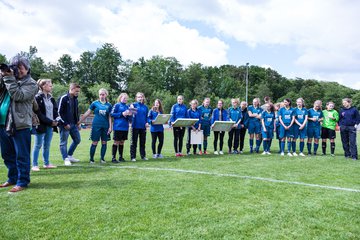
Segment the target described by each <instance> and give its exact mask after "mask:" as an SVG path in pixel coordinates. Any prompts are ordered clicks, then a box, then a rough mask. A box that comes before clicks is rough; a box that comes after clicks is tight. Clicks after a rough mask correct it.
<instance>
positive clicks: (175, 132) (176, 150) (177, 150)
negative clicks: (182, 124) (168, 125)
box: [173, 127, 180, 154]
mask: <svg viewBox="0 0 360 240" xmlns="http://www.w3.org/2000/svg"><path fill="white" fill-rule="evenodd" d="M179 131H180V128H178V127H174V128H173V133H174V150H175V153H176V154H178V153H179V144H178V143H179V134H180V133H179Z"/></svg>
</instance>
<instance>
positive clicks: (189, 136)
mask: <svg viewBox="0 0 360 240" xmlns="http://www.w3.org/2000/svg"><path fill="white" fill-rule="evenodd" d="M187 133H188V134H187V139H186V153H187V154H189V153H190V148H191V144H190V142H191V128H187Z"/></svg>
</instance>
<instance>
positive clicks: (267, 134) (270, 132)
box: [261, 128, 274, 139]
mask: <svg viewBox="0 0 360 240" xmlns="http://www.w3.org/2000/svg"><path fill="white" fill-rule="evenodd" d="M261 134H262V138H264V139H265V138H267V139H272V138H273V137H274V129H273V128H266V132H264V131H261Z"/></svg>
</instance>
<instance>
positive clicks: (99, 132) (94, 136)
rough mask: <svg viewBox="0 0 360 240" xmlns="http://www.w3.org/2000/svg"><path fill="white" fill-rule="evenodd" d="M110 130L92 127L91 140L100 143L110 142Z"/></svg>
mask: <svg viewBox="0 0 360 240" xmlns="http://www.w3.org/2000/svg"><path fill="white" fill-rule="evenodd" d="M108 130H109V128H104V127H96V126H92V127H91V133H90V140H91V141H93V142H98V141H100V139H101V141H109V140H110V135H108V134H107V133H108Z"/></svg>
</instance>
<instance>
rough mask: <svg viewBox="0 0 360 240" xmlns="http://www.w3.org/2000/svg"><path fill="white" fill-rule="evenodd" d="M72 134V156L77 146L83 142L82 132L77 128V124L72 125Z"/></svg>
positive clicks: (70, 149) (69, 153) (70, 152)
mask: <svg viewBox="0 0 360 240" xmlns="http://www.w3.org/2000/svg"><path fill="white" fill-rule="evenodd" d="M70 136H71V138H72V140H73V141H72V143H71V145H70V148H69V152H68V155H69V156H72V155H73V154H74V152H75V149H76V147H77V146H78V145H79V143H80V142H81V137H80V132H79V129H78V128H77V126H76V125H75V124H74V125H71V128H70Z"/></svg>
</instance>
